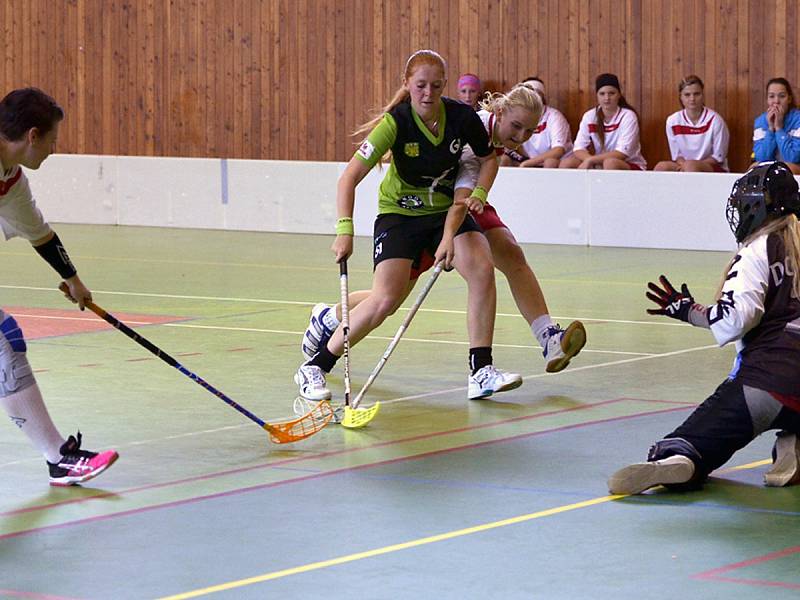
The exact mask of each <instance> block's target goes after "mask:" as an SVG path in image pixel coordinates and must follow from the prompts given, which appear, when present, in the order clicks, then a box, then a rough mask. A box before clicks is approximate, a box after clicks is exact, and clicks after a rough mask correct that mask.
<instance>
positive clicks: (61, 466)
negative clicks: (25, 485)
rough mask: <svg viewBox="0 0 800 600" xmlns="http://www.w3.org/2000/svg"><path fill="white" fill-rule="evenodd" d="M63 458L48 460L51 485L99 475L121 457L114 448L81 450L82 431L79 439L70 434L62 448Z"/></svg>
mask: <svg viewBox="0 0 800 600" xmlns="http://www.w3.org/2000/svg"><path fill="white" fill-rule="evenodd" d="M60 452H61V460H59V461H58V462H57V463H51V462H48V463H47V466H48V468H49V469H50V485H55V486H68V485H75V484H78V483H83V482H84V481H89V480H90V479H92V478H94V477H97V476H98V475H100V473H102V472H103V471H105V470H106V469H107V468H108V467H110V466H111V465H113V464H114V461H116V460H117V458H119V454H117V453H116V452H115V451H114V450H106V451H105V452H99V453H98V452H90V451H88V450H81V432H80V431H79V432H78V439H75V436H72V435H71V436H69V438H68V439H67V441H66V442H64V443H63V444H62V446H61V448H60Z"/></svg>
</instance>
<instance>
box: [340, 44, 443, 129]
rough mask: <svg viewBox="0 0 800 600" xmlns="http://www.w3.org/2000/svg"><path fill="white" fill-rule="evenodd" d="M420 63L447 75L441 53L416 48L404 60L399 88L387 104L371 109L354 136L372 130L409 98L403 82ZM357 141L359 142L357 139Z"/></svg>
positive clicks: (409, 77) (412, 73)
mask: <svg viewBox="0 0 800 600" xmlns="http://www.w3.org/2000/svg"><path fill="white" fill-rule="evenodd" d="M422 65H431V66H434V67H439V68H440V69H441V70H442V74H443V75H447V62H446V61H445V60H444V58H442V56H441V54H439V53H438V52H434V51H433V50H417V51H416V52H414V54H412V55H411V56H409V57H408V60H407V61H406V68H405V70H404V71H403V85H402V86H400V88H399V89H398V90H397V91H396V92H395V93H394V96H392V99H391V100H389V104H387V105H386V106H384V107H383V108H380V109H378V110H376V111H373V113H374V114H375V116H374V117H373V118H371V119H370V120H369V121H367V122H366V123H363V124H361V125H360V126H359V127H358V128H357V129H356V130H355V131H354V132H353V136H354V137H355V136H361V135H364V134H365V133H369V132H370V131H372V130H373V129H374V128H375V126H376V125H377V124H378V123H380V122H381V119H383V115H384V114H386V113H388V112H389V111H391V110H392V109H393V108H394V107H395V106H397V105H398V104H400V103H401V102H406V101H407V100H408V99H409V98H410V95H409V93H408V90H407V89H406V88H405V82H406V81H408V80H409V79H411V77H412V76H413V75H414V72H415V71H416V70H417V69H418V68H419V67H420V66H422ZM359 143H361V142H360V141H359Z"/></svg>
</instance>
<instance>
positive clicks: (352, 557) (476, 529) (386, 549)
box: [158, 463, 800, 600]
mask: <svg viewBox="0 0 800 600" xmlns="http://www.w3.org/2000/svg"><path fill="white" fill-rule="evenodd" d="M751 464H753V463H751ZM738 468H739V469H741V468H744V465H742V466H740V467H738ZM627 497H628V495H627V494H612V495H608V496H600V497H597V498H592V499H590V500H584V501H581V502H575V503H572V504H565V505H561V506H556V507H553V508H549V509H545V510H541V511H537V512H534V513H529V514H526V515H520V516H517V517H511V518H508V519H502V520H499V521H492V522H490V523H484V524H481V525H475V526H472V527H466V528H463V529H457V530H453V531H449V532H445V533H440V534H436V535H431V536H426V537H422V538H417V539H415V540H410V541H407V542H402V543H399V544H392V545H389V546H383V547H380V548H373V549H371V550H366V551H363V552H356V553H353V554H347V555H344V556H339V557H336V558H331V559H328V560H322V561H317V562H313V563H309V564H306V565H300V566H297V567H291V568H288V569H281V570H279V571H271V572H269V573H264V574H263V575H256V576H255V577H248V578H245V579H238V580H235V581H229V582H227V583H222V584H217V585H213V586H208V587H204V588H198V589H196V590H192V591H189V592H182V593H179V594H174V595H171V596H163V597H161V598H159V599H158V600H186V599H187V598H197V597H199V596H207V595H209V594H214V593H217V592H224V591H228V590H233V589H238V588H242V587H246V586H249V585H254V584H257V583H264V582H266V581H272V580H275V579H281V578H284V577H290V576H292V575H300V574H303V573H308V572H311V571H317V570H320V569H326V568H328V567H335V566H339V565H343V564H347V563H351V562H355V561H358V560H364V559H367V558H373V557H376V556H382V555H384V554H391V553H393V552H399V551H402V550H408V549H410V548H416V547H419V546H425V545H428V544H434V543H437V542H442V541H447V540H452V539H455V538H459V537H464V536H467V535H472V534H475V533H482V532H484V531H490V530H492V529H498V528H500V527H507V526H509V525H517V524H519V523H525V522H527V521H532V520H534V519H540V518H544V517H550V516H553V515H558V514H561V513H565V512H569V511H573V510H578V509H581V508H588V507H591V506H597V505H599V504H604V503H606V502H610V501H612V500H619V499H622V498H627ZM798 551H800V546H798V547H795V548H789V549H787V550H784V551H782V552H780V553H775V555H776V556H777V555H780V556H783V555H788V554H790V553H795V552H798ZM767 556H768V557H770V558H772V557H773V555H767ZM764 560H769V559H768V558H760V559H753V560H751V561H745V562H743V563H737V564H736V565H732V566H729V567H723V568H722V569H716V570H714V571H708V572H706V573H701V574H699V575H695V576H694V577H695V578H706V579H722V578H720V577H714V576H715V575H716V574H717V573H718V572H724V571H727V570H730V568H731V567H736V566H740V565H741V566H747V565H749V564H753V563H756V562H762V561H764ZM740 581H741V582H742V583H754V582H752V581H749V580H740ZM759 583H760V584H761V585H775V586H780V587H791V588H795V587H800V586H796V585H787V584H780V583H773V582H759Z"/></svg>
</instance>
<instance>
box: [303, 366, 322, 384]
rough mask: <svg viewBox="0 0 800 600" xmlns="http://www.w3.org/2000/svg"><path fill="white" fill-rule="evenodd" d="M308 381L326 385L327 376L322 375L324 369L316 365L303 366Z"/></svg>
mask: <svg viewBox="0 0 800 600" xmlns="http://www.w3.org/2000/svg"><path fill="white" fill-rule="evenodd" d="M303 372H304V373H305V375H306V377H307V378H308V381H309V383H310V384H311V385H313V386H322V385H325V378H324V377H323V376H322V369H320V368H319V367H314V366H307V367H304V368H303Z"/></svg>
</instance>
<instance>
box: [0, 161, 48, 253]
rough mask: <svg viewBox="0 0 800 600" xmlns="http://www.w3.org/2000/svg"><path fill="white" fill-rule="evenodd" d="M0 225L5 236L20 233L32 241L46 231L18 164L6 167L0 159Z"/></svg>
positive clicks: (26, 179)
mask: <svg viewBox="0 0 800 600" xmlns="http://www.w3.org/2000/svg"><path fill="white" fill-rule="evenodd" d="M0 229H2V230H3V235H4V236H5V238H6V239H7V240H9V239H11V238H12V237H21V238H23V239H26V240H28V241H33V240H38V239H41V238H43V237H45V236H47V235H49V234H50V226H49V225H48V224H47V221H45V220H44V217H43V216H42V213H41V211H40V210H39V209H38V208H37V207H36V202H35V201H34V200H33V195H32V194H31V187H30V185H29V184H28V178H27V177H26V176H25V173H24V172H23V171H22V167H20V166H19V165H17V166H15V167H13V168H11V169H6V168H5V167H3V164H2V163H0Z"/></svg>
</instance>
